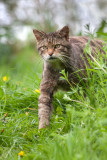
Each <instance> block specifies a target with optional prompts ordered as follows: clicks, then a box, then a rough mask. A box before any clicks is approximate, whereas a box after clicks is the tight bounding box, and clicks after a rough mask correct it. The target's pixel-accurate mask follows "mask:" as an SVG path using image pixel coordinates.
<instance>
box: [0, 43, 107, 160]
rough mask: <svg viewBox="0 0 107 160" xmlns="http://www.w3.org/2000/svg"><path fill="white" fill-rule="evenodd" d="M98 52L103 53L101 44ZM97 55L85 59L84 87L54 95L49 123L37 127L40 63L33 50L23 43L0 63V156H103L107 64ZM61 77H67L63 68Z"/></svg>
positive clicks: (53, 159)
mask: <svg viewBox="0 0 107 160" xmlns="http://www.w3.org/2000/svg"><path fill="white" fill-rule="evenodd" d="M104 50H105V51H106V53H107V47H105V48H104ZM86 51H87V50H86ZM99 57H100V58H99V59H98V60H96V59H95V61H94V62H91V61H90V60H89V62H90V64H91V66H92V68H91V69H88V68H87V74H88V77H86V79H87V85H85V84H83V86H79V84H77V86H76V87H71V89H70V91H69V92H62V91H58V92H57V93H56V94H55V95H54V101H53V106H54V111H53V115H52V117H51V122H50V127H49V128H46V129H41V130H38V97H39V94H40V92H39V85H40V81H41V75H42V66H43V62H42V60H41V58H40V57H39V55H38V53H37V52H36V51H35V50H34V48H33V47H32V46H30V45H27V46H25V47H24V48H23V49H21V50H20V53H19V54H18V55H14V56H13V58H12V59H11V63H8V64H5V65H3V64H1V66H0V68H1V69H0V160H21V159H23V160H106V159H107V64H106V61H104V60H103V58H102V56H101V54H100V53H99ZM105 58H106V59H107V54H106V55H105ZM92 72H93V74H92V77H90V74H91V73H92ZM62 75H63V78H65V79H66V80H67V76H66V75H65V73H64V71H62ZM78 91H79V92H78ZM84 92H85V95H84Z"/></svg>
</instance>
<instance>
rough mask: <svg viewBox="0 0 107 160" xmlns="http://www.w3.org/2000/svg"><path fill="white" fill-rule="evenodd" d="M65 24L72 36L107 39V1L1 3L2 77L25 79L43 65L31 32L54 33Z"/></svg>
mask: <svg viewBox="0 0 107 160" xmlns="http://www.w3.org/2000/svg"><path fill="white" fill-rule="evenodd" d="M64 25H68V26H69V27H70V34H71V36H72V35H85V34H88V33H91V34H93V35H94V36H95V37H99V38H103V39H104V40H106V39H107V38H106V37H107V0H0V68H1V69H0V74H2V75H3V76H4V75H6V74H9V70H11V72H12V73H13V75H16V74H17V73H20V72H21V76H22V73H23V74H25V72H26V71H27V70H28V69H29V70H30V71H31V70H32V69H34V68H36V69H37V67H38V66H41V64H42V62H41V60H40V59H39V56H38V53H37V51H36V40H35V37H34V35H33V33H32V29H33V28H37V29H39V30H43V31H46V32H51V31H55V30H57V29H60V28H61V27H63V26H64ZM102 36H103V37H102ZM30 71H29V72H30ZM38 72H41V67H39V69H38Z"/></svg>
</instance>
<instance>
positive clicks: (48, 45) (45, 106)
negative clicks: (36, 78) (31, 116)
mask: <svg viewBox="0 0 107 160" xmlns="http://www.w3.org/2000/svg"><path fill="white" fill-rule="evenodd" d="M33 32H34V35H35V37H36V39H37V48H38V51H39V53H40V55H41V56H42V58H43V60H44V69H43V74H42V82H41V85H40V97H39V105H38V107H39V111H38V112H39V129H40V128H44V127H45V126H49V120H50V115H51V112H52V99H53V93H54V92H55V90H57V89H58V88H62V89H65V90H69V89H70V86H69V84H68V83H67V82H66V81H65V80H61V79H60V76H61V73H60V72H61V70H62V69H65V71H66V72H68V79H69V82H70V83H71V84H72V85H76V83H78V82H79V81H80V79H79V78H78V75H79V76H80V77H81V79H82V78H84V76H86V65H87V66H88V67H90V65H89V63H88V60H87V56H86V54H85V53H84V48H85V47H86V44H87V43H88V41H89V38H88V37H83V36H81V37H79V36H75V37H71V38H69V28H68V26H65V27H63V28H62V29H61V30H59V31H57V32H54V33H48V34H46V33H44V32H41V31H38V30H36V29H34V30H33ZM90 47H91V54H92V55H93V56H95V55H96V54H95V53H97V49H98V50H100V52H102V53H103V50H102V49H101V48H102V41H100V40H91V41H90ZM87 55H88V54H87ZM88 56H89V55H88ZM77 70H81V71H80V72H78V75H77V74H76V73H74V72H75V71H77Z"/></svg>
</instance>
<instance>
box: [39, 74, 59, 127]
mask: <svg viewBox="0 0 107 160" xmlns="http://www.w3.org/2000/svg"><path fill="white" fill-rule="evenodd" d="M56 85H57V78H55V77H52V76H51V77H50V76H49V78H48V79H47V78H46V79H45V78H43V80H42V82H41V85H40V97H39V105H38V107H39V110H38V113H39V129H40V128H45V127H46V126H49V121H50V115H51V113H52V99H53V91H54V89H55V86H56Z"/></svg>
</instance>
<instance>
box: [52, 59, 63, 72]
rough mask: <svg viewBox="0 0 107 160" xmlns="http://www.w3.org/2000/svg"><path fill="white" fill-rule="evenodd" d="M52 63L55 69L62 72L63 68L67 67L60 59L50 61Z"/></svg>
mask: <svg viewBox="0 0 107 160" xmlns="http://www.w3.org/2000/svg"><path fill="white" fill-rule="evenodd" d="M50 65H51V67H52V69H53V70H55V71H58V72H61V71H62V70H63V69H65V65H64V64H63V63H62V62H61V61H60V60H58V59H56V60H54V61H50Z"/></svg>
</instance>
